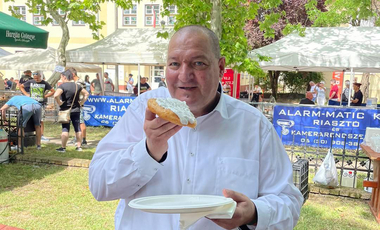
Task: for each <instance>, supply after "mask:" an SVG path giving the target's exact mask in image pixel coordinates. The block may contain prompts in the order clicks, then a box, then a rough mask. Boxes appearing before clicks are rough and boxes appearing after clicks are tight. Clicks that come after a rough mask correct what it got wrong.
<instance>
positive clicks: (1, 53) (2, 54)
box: [0, 48, 12, 57]
mask: <svg viewBox="0 0 380 230" xmlns="http://www.w3.org/2000/svg"><path fill="white" fill-rule="evenodd" d="M10 54H12V53H9V52H8V51H6V50H3V49H1V48H0V57H3V56H7V55H10Z"/></svg>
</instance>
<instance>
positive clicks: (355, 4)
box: [306, 0, 380, 27]
mask: <svg viewBox="0 0 380 230" xmlns="http://www.w3.org/2000/svg"><path fill="white" fill-rule="evenodd" d="M316 4H317V1H316V0H312V1H309V2H308V3H307V4H306V5H307V10H308V15H309V18H310V19H311V20H312V21H314V26H330V27H333V26H341V25H342V24H347V23H348V24H350V25H352V26H359V25H360V21H361V20H374V22H375V25H376V26H379V25H380V12H379V7H380V1H379V0H327V1H326V3H325V4H326V6H327V7H328V9H329V10H328V11H327V12H321V11H320V10H318V9H317V8H316Z"/></svg>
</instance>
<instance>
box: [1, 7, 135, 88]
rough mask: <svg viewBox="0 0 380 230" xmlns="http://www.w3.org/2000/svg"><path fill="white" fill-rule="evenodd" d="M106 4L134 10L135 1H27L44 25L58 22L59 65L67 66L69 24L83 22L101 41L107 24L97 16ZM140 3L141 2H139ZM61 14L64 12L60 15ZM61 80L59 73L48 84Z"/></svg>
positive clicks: (15, 14)
mask: <svg viewBox="0 0 380 230" xmlns="http://www.w3.org/2000/svg"><path fill="white" fill-rule="evenodd" d="M5 2H14V0H5ZM104 2H115V3H116V5H117V6H120V7H122V8H123V9H128V8H132V3H133V2H135V1H133V0H108V1H106V0H83V1H76V0H58V1H54V0H45V1H44V0H27V1H26V5H27V6H28V7H29V12H31V13H37V12H39V14H40V15H42V16H43V18H44V19H43V20H42V21H41V24H42V25H48V24H49V23H53V21H55V22H57V23H58V24H59V26H60V27H61V29H62V39H61V41H60V43H59V47H58V49H57V56H58V60H57V65H60V66H64V67H65V66H66V47H67V45H68V43H69V40H70V31H69V28H68V26H67V23H68V22H69V21H70V20H71V21H83V22H85V23H86V24H87V25H89V27H90V29H91V30H92V32H93V33H92V35H93V38H94V39H99V36H98V35H97V31H98V30H100V29H101V28H102V26H103V25H105V23H104V22H103V21H99V20H98V19H97V14H98V12H99V11H100V4H101V3H104ZM137 2H139V0H137ZM9 10H10V11H11V12H12V14H13V15H14V16H16V17H19V18H20V17H21V15H17V13H16V11H15V9H13V8H12V7H10V8H9ZM59 12H64V14H63V15H60V14H59ZM59 78H60V74H59V73H54V74H53V75H52V76H51V77H50V78H49V79H48V82H49V83H50V84H52V85H55V84H56V83H57V82H58V80H59Z"/></svg>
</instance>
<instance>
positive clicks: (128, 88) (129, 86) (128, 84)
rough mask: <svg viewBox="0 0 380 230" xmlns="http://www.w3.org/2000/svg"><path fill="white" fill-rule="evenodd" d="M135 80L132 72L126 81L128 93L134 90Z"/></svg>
mask: <svg viewBox="0 0 380 230" xmlns="http://www.w3.org/2000/svg"><path fill="white" fill-rule="evenodd" d="M134 82H135V81H134V80H133V75H132V74H131V73H130V74H129V75H128V81H127V82H126V83H127V92H128V93H132V92H133V84H134Z"/></svg>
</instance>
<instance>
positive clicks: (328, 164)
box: [313, 149, 338, 186]
mask: <svg viewBox="0 0 380 230" xmlns="http://www.w3.org/2000/svg"><path fill="white" fill-rule="evenodd" d="M313 181H314V182H315V183H318V184H323V185H327V186H337V185H338V172H337V170H336V166H335V160H334V155H333V154H332V153H331V149H329V152H328V153H327V155H326V157H325V159H324V160H323V164H322V165H321V166H320V167H319V169H318V171H317V174H315V177H314V178H313Z"/></svg>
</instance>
